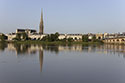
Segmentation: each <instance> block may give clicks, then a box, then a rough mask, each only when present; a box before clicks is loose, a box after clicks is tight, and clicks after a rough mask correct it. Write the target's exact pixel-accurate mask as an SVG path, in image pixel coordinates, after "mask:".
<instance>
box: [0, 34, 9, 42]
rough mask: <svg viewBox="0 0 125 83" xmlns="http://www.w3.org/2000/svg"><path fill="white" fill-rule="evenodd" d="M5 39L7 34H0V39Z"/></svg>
mask: <svg viewBox="0 0 125 83" xmlns="http://www.w3.org/2000/svg"><path fill="white" fill-rule="evenodd" d="M6 39H7V36H5V35H4V34H2V35H0V41H2V42H4V41H5V40H6Z"/></svg>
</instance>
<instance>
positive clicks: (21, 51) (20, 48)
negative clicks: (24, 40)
mask: <svg viewBox="0 0 125 83" xmlns="http://www.w3.org/2000/svg"><path fill="white" fill-rule="evenodd" d="M5 48H7V49H8V50H9V51H15V52H16V55H17V56H20V55H21V56H22V55H23V56H26V55H27V54H36V53H37V51H39V63H40V71H41V72H42V65H43V51H44V50H45V51H51V52H55V53H58V52H59V51H79V52H87V53H90V52H96V53H106V54H115V55H116V54H117V55H118V56H119V55H122V56H123V57H124V58H125V45H113V44H104V45H51V46H48V45H35V44H5V43H0V51H4V50H5Z"/></svg>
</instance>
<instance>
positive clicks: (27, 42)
mask: <svg viewBox="0 0 125 83" xmlns="http://www.w3.org/2000/svg"><path fill="white" fill-rule="evenodd" d="M7 43H17V44H47V45H48V44H54V45H60V44H61V45H65V44H103V42H82V41H74V42H63V41H54V42H46V41H37V40H36V41H31V40H28V41H7Z"/></svg>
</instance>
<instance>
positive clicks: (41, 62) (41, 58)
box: [39, 50, 43, 72]
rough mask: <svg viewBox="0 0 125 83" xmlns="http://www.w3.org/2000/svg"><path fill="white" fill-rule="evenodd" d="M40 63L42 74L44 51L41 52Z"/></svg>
mask: <svg viewBox="0 0 125 83" xmlns="http://www.w3.org/2000/svg"><path fill="white" fill-rule="evenodd" d="M39 62H40V72H42V67H43V50H39Z"/></svg>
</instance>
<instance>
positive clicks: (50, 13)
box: [0, 0, 125, 33]
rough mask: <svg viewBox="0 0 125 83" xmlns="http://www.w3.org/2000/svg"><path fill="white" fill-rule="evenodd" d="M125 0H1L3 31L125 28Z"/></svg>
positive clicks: (75, 30) (88, 30)
mask: <svg viewBox="0 0 125 83" xmlns="http://www.w3.org/2000/svg"><path fill="white" fill-rule="evenodd" d="M124 3H125V0H0V32H2V33H9V32H15V30H16V29H17V28H21V29H25V28H29V29H36V30H37V32H39V23H40V19H41V8H43V20H44V32H45V33H55V32H59V33H104V32H108V33H116V32H125V5H124Z"/></svg>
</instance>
